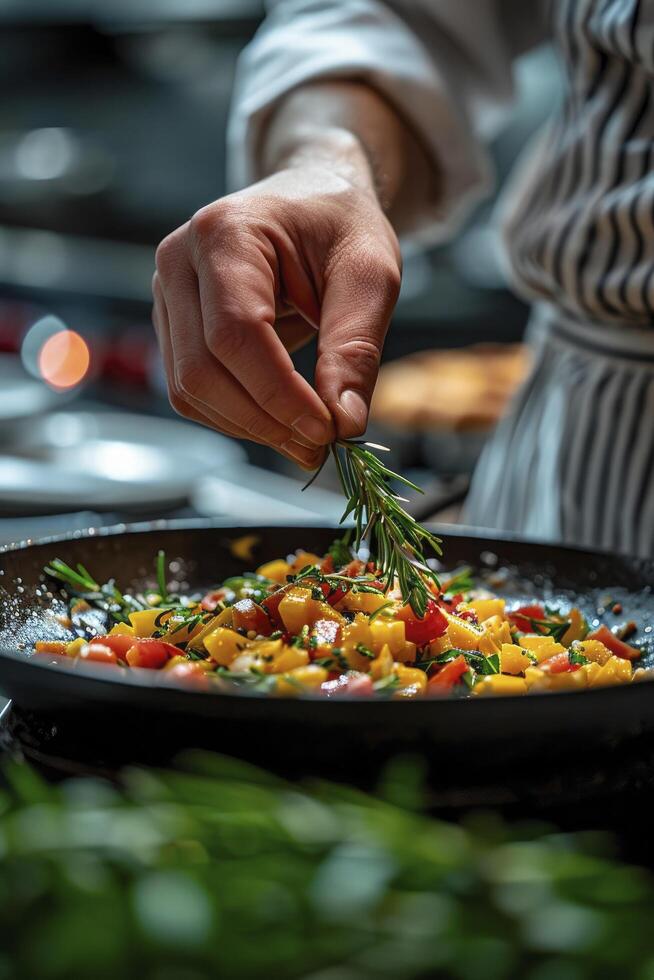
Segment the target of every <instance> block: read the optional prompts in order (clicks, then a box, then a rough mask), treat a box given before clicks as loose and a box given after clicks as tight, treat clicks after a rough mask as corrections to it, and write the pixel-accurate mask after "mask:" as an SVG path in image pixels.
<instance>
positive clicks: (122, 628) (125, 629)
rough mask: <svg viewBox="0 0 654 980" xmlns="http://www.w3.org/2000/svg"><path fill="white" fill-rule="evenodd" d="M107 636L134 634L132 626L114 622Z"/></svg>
mask: <svg viewBox="0 0 654 980" xmlns="http://www.w3.org/2000/svg"><path fill="white" fill-rule="evenodd" d="M108 635H109V636H136V633H135V632H134V627H133V626H128V625H127V623H116V625H115V626H112V627H111V629H110V630H109V634H108Z"/></svg>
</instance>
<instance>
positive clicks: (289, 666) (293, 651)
mask: <svg viewBox="0 0 654 980" xmlns="http://www.w3.org/2000/svg"><path fill="white" fill-rule="evenodd" d="M308 663H309V654H308V653H307V651H306V650H304V649H303V648H302V647H284V649H283V650H282V651H281V653H279V654H278V655H277V656H276V657H275V658H274V660H273V661H272V662H271V663H270V669H268V668H265V672H266V673H267V674H286V673H288V672H289V671H293V670H297V668H298V667H306V666H307V664H308Z"/></svg>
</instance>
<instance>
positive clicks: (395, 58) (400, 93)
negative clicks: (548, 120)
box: [228, 0, 546, 240]
mask: <svg viewBox="0 0 654 980" xmlns="http://www.w3.org/2000/svg"><path fill="white" fill-rule="evenodd" d="M267 6H268V15H267V17H266V20H265V21H264V23H263V25H262V27H261V28H260V30H259V31H258V33H257V34H256V35H255V38H254V39H253V41H252V42H251V43H250V44H249V45H248V47H247V48H246V49H245V51H244V52H243V54H242V55H241V58H240V61H239V65H238V70H237V76H236V83H235V90H234V98H233V103H232V112H231V116H230V122H229V126H228V180H229V183H230V186H231V187H232V188H236V187H239V186H245V185H247V184H249V183H252V181H254V180H256V179H258V177H259V176H260V174H259V173H258V172H257V165H256V160H257V148H258V146H259V143H260V136H261V133H262V131H263V129H264V127H265V126H266V123H267V120H268V119H269V117H270V115H271V113H272V111H273V110H274V108H275V106H276V104H277V103H278V102H279V100H280V99H282V98H283V97H284V96H285V94H287V93H288V92H289V91H290V90H291V89H293V88H296V87H297V86H300V85H302V84H303V83H305V82H308V81H315V80H326V79H344V78H348V79H356V80H359V81H365V82H366V83H367V84H369V85H371V86H372V87H374V88H375V89H376V90H377V91H379V92H380V93H381V94H382V95H383V96H384V97H385V98H386V99H387V100H388V101H389V102H390V103H391V104H392V105H393V106H394V107H395V108H396V110H397V111H398V112H399V113H400V114H401V115H402V117H403V118H404V120H405V121H406V122H407V123H408V124H409V125H410V126H411V127H412V128H413V130H414V132H415V133H416V135H417V136H418V138H419V140H420V142H421V144H422V146H423V148H424V149H425V150H426V151H427V153H428V154H429V155H430V157H431V159H432V160H433V162H434V166H435V167H436V166H437V167H438V168H439V170H440V171H441V174H442V180H441V182H440V187H439V188H438V192H436V189H434V192H433V195H434V196H433V199H428V200H410V199H409V200H408V201H407V206H406V207H405V208H404V209H403V212H404V213H403V219H402V227H400V228H399V231H400V232H401V233H405V234H406V233H409V234H412V235H413V236H414V237H419V238H421V239H423V240H424V239H428V240H437V239H438V238H440V237H442V236H443V234H444V233H446V232H447V230H448V229H450V228H451V227H452V225H455V224H456V223H457V220H458V219H459V218H460V217H461V215H462V213H465V211H466V210H467V208H468V207H469V206H470V204H471V203H473V202H474V201H476V200H477V199H478V198H479V197H481V196H482V195H483V194H484V193H486V192H487V191H488V190H489V188H490V187H491V186H492V175H491V168H490V166H489V162H488V158H487V155H486V153H485V151H484V148H483V141H484V138H488V136H490V135H492V133H493V131H494V130H495V129H496V128H497V126H498V125H499V124H501V121H502V118H503V116H504V115H505V114H506V109H507V108H508V107H509V105H510V103H511V99H512V94H513V85H512V62H513V60H514V58H515V57H516V56H517V55H518V54H520V53H522V52H523V51H524V50H527V49H528V48H529V47H531V46H533V45H534V44H536V43H538V41H539V40H541V39H542V38H543V37H544V36H545V34H546V29H545V26H544V21H545V17H544V14H543V7H542V6H541V0H530V2H525V0H270V2H269V3H268V5H267ZM409 198H410V195H409Z"/></svg>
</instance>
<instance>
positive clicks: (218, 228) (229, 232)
mask: <svg viewBox="0 0 654 980" xmlns="http://www.w3.org/2000/svg"><path fill="white" fill-rule="evenodd" d="M241 227H242V219H241V216H240V214H239V211H238V208H236V207H234V205H233V204H228V203H227V202H225V201H218V202H217V203H214V204H207V205H206V206H205V207H203V208H200V210H199V211H196V212H195V214H194V215H193V217H192V218H191V221H190V223H189V229H190V234H191V241H192V242H193V245H194V247H195V248H196V249H197V251H198V252H202V251H203V250H205V249H206V248H211V247H213V246H215V245H216V244H220V243H221V242H223V241H226V240H229V239H230V238H232V237H233V236H235V235H236V233H237V232H238V231H239V230H240V228H241Z"/></svg>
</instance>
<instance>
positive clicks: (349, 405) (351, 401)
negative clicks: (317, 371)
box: [338, 391, 368, 435]
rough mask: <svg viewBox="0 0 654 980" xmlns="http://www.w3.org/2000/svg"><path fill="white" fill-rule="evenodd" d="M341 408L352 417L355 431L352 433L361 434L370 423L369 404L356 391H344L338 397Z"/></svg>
mask: <svg viewBox="0 0 654 980" xmlns="http://www.w3.org/2000/svg"><path fill="white" fill-rule="evenodd" d="M338 406H339V408H340V409H341V410H342V411H343V412H345V414H346V415H347V416H348V417H349V418H350V420H351V422H352V425H353V431H352V433H351V435H361V433H362V432H365V429H366V425H367V423H368V406H367V405H366V403H365V402H364V400H363V398H362V397H361V395H360V394H359V393H358V392H356V391H344V392H343V394H342V395H341V397H340V398H339V399H338Z"/></svg>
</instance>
